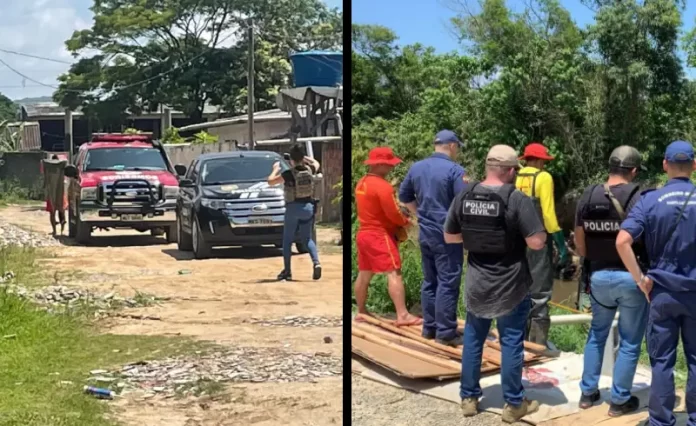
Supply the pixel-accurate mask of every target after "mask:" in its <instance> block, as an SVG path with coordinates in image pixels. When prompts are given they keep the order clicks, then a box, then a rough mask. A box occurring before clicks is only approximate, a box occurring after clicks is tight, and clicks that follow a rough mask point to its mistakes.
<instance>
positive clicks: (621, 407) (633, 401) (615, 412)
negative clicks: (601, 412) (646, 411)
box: [608, 396, 640, 417]
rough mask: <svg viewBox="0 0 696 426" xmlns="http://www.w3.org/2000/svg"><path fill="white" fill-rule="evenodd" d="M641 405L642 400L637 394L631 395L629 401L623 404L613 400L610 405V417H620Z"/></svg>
mask: <svg viewBox="0 0 696 426" xmlns="http://www.w3.org/2000/svg"><path fill="white" fill-rule="evenodd" d="M639 406H640V400H639V399H638V397H637V396H631V397H630V398H628V401H626V402H624V403H623V404H614V403H613V402H612V403H611V405H609V413H608V414H609V417H619V416H621V415H624V414H628V413H632V412H634V411H636V410H637V409H638V407H639Z"/></svg>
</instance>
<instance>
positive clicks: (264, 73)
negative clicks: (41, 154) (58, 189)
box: [53, 0, 343, 125]
mask: <svg viewBox="0 0 696 426" xmlns="http://www.w3.org/2000/svg"><path fill="white" fill-rule="evenodd" d="M91 11H92V12H93V13H94V23H93V25H92V27H91V28H88V29H85V30H81V31H75V32H74V33H73V36H72V37H71V38H70V39H69V40H67V41H66V46H67V49H68V50H69V51H70V52H71V53H73V54H75V55H76V56H77V55H80V58H81V59H79V60H78V61H77V62H76V63H75V64H74V65H72V66H71V67H70V69H69V71H68V72H67V73H66V74H64V75H62V76H61V77H60V86H59V89H58V90H57V91H56V93H55V94H54V96H53V98H54V100H55V101H56V102H58V103H60V104H61V105H62V106H64V107H70V108H73V109H74V108H77V107H78V106H81V107H82V108H83V112H84V113H85V114H86V115H87V116H90V117H94V118H98V119H99V122H100V123H101V124H103V125H107V124H112V123H116V124H120V123H122V122H123V121H124V114H125V111H130V112H132V113H133V114H138V113H140V112H141V111H145V110H149V111H157V110H158V109H159V106H160V105H167V106H170V107H172V108H174V109H177V110H179V111H182V112H183V113H184V114H185V115H186V116H187V117H189V118H191V119H192V120H193V121H194V122H201V121H204V120H203V110H204V107H205V106H206V104H212V105H219V106H222V107H223V108H224V110H225V111H226V113H228V114H230V115H236V114H240V113H243V112H245V111H246V103H247V100H246V99H247V89H246V85H247V77H246V74H247V64H248V61H247V58H248V55H249V53H248V51H249V49H248V46H249V41H250V40H249V36H248V34H249V33H248V31H247V28H248V21H247V17H250V16H252V17H253V18H254V27H255V40H254V47H255V52H254V63H255V70H256V76H255V87H254V93H255V96H256V109H257V110H264V109H269V108H275V95H276V93H277V92H278V89H279V87H283V86H286V85H287V84H288V82H289V78H290V72H291V68H290V63H289V54H290V53H291V52H295V51H303V50H313V49H319V50H324V49H336V48H339V47H340V46H342V43H343V14H342V12H341V11H339V10H337V9H329V8H328V7H327V6H326V4H325V3H324V2H323V1H321V0H289V1H283V2H258V1H249V0H241V1H237V2H230V1H228V0H207V1H191V0H170V1H166V2H144V1H143V0H118V1H116V0H100V1H94V2H93V6H92V8H91ZM92 52H96V54H94V55H93V54H92Z"/></svg>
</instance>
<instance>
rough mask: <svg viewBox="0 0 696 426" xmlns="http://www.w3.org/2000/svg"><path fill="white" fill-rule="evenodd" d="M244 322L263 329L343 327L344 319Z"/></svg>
mask: <svg viewBox="0 0 696 426" xmlns="http://www.w3.org/2000/svg"><path fill="white" fill-rule="evenodd" d="M244 322H245V323H250V324H255V325H261V326H263V327H343V318H341V317H338V316H333V317H303V316H298V315H291V316H286V317H283V318H277V319H266V318H259V317H251V318H249V319H248V320H244Z"/></svg>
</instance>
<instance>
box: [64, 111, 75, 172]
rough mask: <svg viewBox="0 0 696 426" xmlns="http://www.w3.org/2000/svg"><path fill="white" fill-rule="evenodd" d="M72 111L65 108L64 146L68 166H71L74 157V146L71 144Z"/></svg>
mask: <svg viewBox="0 0 696 426" xmlns="http://www.w3.org/2000/svg"><path fill="white" fill-rule="evenodd" d="M72 117H73V115H72V111H70V108H65V145H67V147H66V148H68V159H69V161H70V164H73V163H74V161H73V157H74V155H75V154H74V152H75V146H74V143H73V120H72Z"/></svg>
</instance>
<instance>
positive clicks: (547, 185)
mask: <svg viewBox="0 0 696 426" xmlns="http://www.w3.org/2000/svg"><path fill="white" fill-rule="evenodd" d="M520 159H521V160H524V161H525V162H526V165H525V167H524V168H523V169H522V170H520V172H519V173H518V174H517V179H516V182H515V185H516V186H517V189H519V190H520V191H522V192H523V193H524V194H525V195H527V196H529V197H531V198H532V201H533V202H534V204H535V207H536V209H537V212H538V214H539V216H540V217H541V218H542V220H543V223H544V227H545V229H546V232H548V234H549V236H550V237H551V238H548V239H547V241H546V245H545V246H544V247H543V248H542V249H541V250H527V259H528V260H529V267H530V269H531V271H532V278H533V280H534V283H533V284H532V289H531V297H532V310H531V312H530V313H529V324H528V328H527V339H528V340H529V341H530V342H534V343H538V344H540V345H546V344H547V340H548V335H549V327H550V326H551V320H550V317H549V301H550V300H551V294H552V292H553V277H554V275H555V269H556V268H555V267H554V265H553V244H552V243H555V244H556V248H557V249H558V254H559V260H558V263H559V265H565V264H566V263H567V261H568V251H567V250H566V244H565V237H564V236H563V231H562V230H561V227H560V226H559V225H558V218H557V217H556V205H555V202H554V191H553V177H551V174H549V172H547V171H545V170H544V166H545V164H546V163H547V162H548V161H551V160H553V157H552V156H551V155H549V152H548V150H547V149H546V147H545V146H544V145H542V144H540V143H530V144H529V145H527V146H526V147H525V148H524V155H523V156H522V157H521V158H520Z"/></svg>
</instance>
